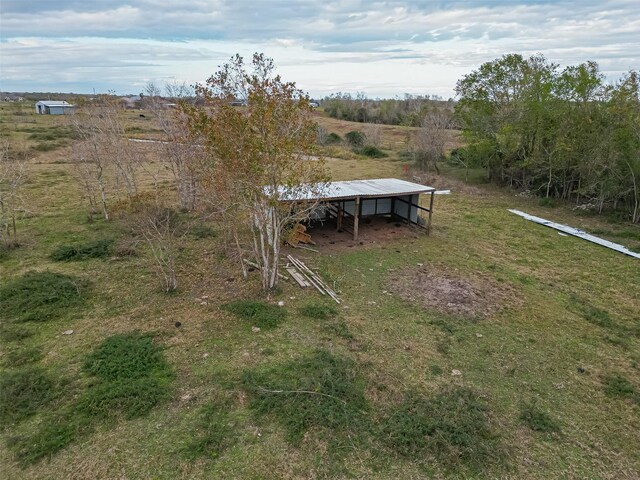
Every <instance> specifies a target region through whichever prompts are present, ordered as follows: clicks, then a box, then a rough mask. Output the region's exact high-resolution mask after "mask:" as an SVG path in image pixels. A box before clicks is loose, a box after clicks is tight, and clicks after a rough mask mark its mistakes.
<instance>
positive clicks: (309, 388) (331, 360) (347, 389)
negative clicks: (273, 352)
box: [242, 350, 369, 442]
mask: <svg viewBox="0 0 640 480" xmlns="http://www.w3.org/2000/svg"><path fill="white" fill-rule="evenodd" d="M242 382H243V385H244V388H245V389H246V391H247V392H248V394H249V397H250V403H249V407H250V408H251V409H252V410H253V411H254V412H255V413H256V414H258V415H268V416H271V417H272V418H275V419H276V420H277V421H278V422H279V423H280V424H281V425H282V426H283V427H284V428H285V430H286V432H287V439H288V440H289V441H290V442H297V441H300V440H301V438H302V437H303V435H304V434H305V432H307V431H308V430H309V429H311V428H314V429H326V430H328V431H329V432H330V434H331V436H334V435H339V433H340V432H353V434H354V436H356V437H357V436H358V435H360V434H361V432H362V430H363V426H364V423H365V422H366V419H367V415H366V411H367V410H368V409H369V406H368V402H367V400H366V398H365V396H364V380H363V378H362V377H361V376H360V374H359V372H358V370H357V368H356V365H355V363H354V362H353V361H351V360H349V359H347V358H343V357H338V356H334V355H332V354H331V353H329V352H327V351H324V350H319V351H316V352H315V353H313V354H309V355H306V356H304V357H302V358H300V359H297V360H293V361H291V362H288V363H284V364H281V365H276V366H273V367H270V368H267V369H261V370H250V371H247V372H245V373H244V374H243V377H242Z"/></svg>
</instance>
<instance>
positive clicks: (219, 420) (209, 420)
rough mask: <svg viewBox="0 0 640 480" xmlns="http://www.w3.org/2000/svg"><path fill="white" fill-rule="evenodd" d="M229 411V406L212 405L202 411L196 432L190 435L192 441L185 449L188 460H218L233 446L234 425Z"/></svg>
mask: <svg viewBox="0 0 640 480" xmlns="http://www.w3.org/2000/svg"><path fill="white" fill-rule="evenodd" d="M227 409H228V406H225V405H220V404H218V403H210V404H208V405H206V406H205V407H203V408H202V410H200V412H199V415H198V420H197V423H196V426H195V432H192V433H191V434H190V436H191V438H190V441H189V443H187V445H186V447H185V449H184V453H185V455H186V456H187V458H189V459H190V460H195V459H196V458H198V457H205V458H218V457H219V456H220V455H221V454H222V452H224V450H226V449H227V448H229V447H230V446H231V445H233V443H234V436H233V425H232V424H231V423H230V419H229V415H228V413H227Z"/></svg>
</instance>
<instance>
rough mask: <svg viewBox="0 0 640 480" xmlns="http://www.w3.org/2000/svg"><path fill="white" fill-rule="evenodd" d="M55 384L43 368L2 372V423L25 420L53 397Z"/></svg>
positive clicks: (0, 384)
mask: <svg viewBox="0 0 640 480" xmlns="http://www.w3.org/2000/svg"><path fill="white" fill-rule="evenodd" d="M53 393H54V384H53V381H52V380H51V378H50V377H49V375H47V373H46V372H45V371H44V370H43V369H41V368H29V369H24V370H20V371H18V372H4V373H2V374H0V424H2V425H7V424H9V423H15V422H18V421H20V420H23V419H25V418H27V417H29V416H31V415H33V414H34V413H36V412H37V411H38V409H40V407H42V406H44V405H46V404H47V403H49V402H50V401H51V400H52V399H53V396H54V395H53Z"/></svg>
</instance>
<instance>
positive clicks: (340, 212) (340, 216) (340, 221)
mask: <svg viewBox="0 0 640 480" xmlns="http://www.w3.org/2000/svg"><path fill="white" fill-rule="evenodd" d="M343 216H344V210H343V209H342V202H338V228H337V229H338V230H342V217H343Z"/></svg>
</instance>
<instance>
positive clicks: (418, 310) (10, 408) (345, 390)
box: [0, 106, 640, 480]
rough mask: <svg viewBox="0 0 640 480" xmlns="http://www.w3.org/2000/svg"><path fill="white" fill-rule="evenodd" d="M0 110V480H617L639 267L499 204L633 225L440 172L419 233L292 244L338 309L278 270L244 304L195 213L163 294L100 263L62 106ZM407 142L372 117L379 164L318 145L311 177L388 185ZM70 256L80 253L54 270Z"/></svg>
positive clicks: (596, 227)
mask: <svg viewBox="0 0 640 480" xmlns="http://www.w3.org/2000/svg"><path fill="white" fill-rule="evenodd" d="M12 108H15V107H12ZM0 115H1V117H0V121H1V123H0V127H1V132H2V135H3V136H5V137H9V138H12V139H13V140H14V141H18V143H19V144H20V145H21V148H23V149H24V150H25V151H28V152H29V155H30V160H29V179H28V185H27V192H28V197H29V198H30V199H31V201H30V205H29V212H30V213H29V215H27V216H26V217H25V218H21V219H20V220H19V223H18V233H19V240H20V244H21V245H20V247H19V248H16V249H13V250H10V251H6V252H3V254H2V256H1V257H0V279H1V280H0V282H1V284H0V346H1V348H0V424H1V432H0V433H1V436H2V442H1V444H0V464H1V465H2V477H3V478H7V479H29V480H32V479H51V478H56V479H67V478H68V479H94V478H131V479H134V478H154V479H200V478H202V479H204V478H225V479H227V478H228V479H232V478H237V479H247V478H248V479H251V478H254V479H265V478H291V479H309V478H380V479H398V478H403V479H404V478H407V479H409V478H413V479H418V478H513V479H523V478H526V479H536V478H539V479H547V478H575V479H578V478H580V479H583V478H603V479H616V480H617V479H635V478H638V477H640V262H639V261H638V260H636V259H634V258H631V257H625V256H623V255H621V254H619V253H616V252H613V251H610V250H607V249H605V248H602V247H599V246H596V245H593V244H590V243H587V242H584V241H582V240H580V239H576V238H572V237H565V236H560V235H558V234H557V232H556V231H554V230H552V229H548V228H545V227H542V226H540V225H535V224H533V223H530V222H526V221H525V220H523V219H521V218H519V217H517V216H515V215H512V214H510V213H509V212H508V211H507V208H518V209H520V210H524V211H526V212H530V213H532V214H534V215H539V216H541V217H544V218H548V219H551V220H554V221H558V222H565V223H567V224H570V225H572V226H574V227H580V228H583V229H586V230H589V231H593V232H597V233H599V234H600V235H602V236H605V237H607V238H609V239H611V240H614V241H617V242H619V243H623V244H626V245H627V246H629V247H632V248H638V247H640V233H639V232H638V230H639V229H638V227H637V226H632V225H630V224H625V223H624V222H619V221H614V220H610V219H607V218H606V217H598V216H594V215H590V214H584V213H582V214H578V213H577V212H575V211H573V210H572V209H571V206H569V205H559V206H557V207H556V208H549V207H543V206H541V205H540V204H539V202H538V201H537V200H536V199H529V198H522V197H519V196H516V195H515V193H516V192H513V191H509V190H505V189H499V188H497V187H494V186H491V185H485V184H483V183H482V182H481V178H482V175H481V173H477V174H474V175H472V178H473V179H474V182H473V183H472V184H467V183H464V182H463V181H462V180H461V178H463V176H464V174H463V172H459V171H457V170H456V169H454V168H452V167H446V166H443V171H444V173H443V175H442V176H439V177H436V176H434V175H430V176H428V178H427V179H426V180H427V181H428V182H429V183H433V184H435V185H436V186H437V187H438V188H451V189H452V194H451V195H439V196H437V197H436V203H435V213H434V217H433V230H432V232H431V235H429V236H427V235H425V234H424V233H423V232H422V231H417V230H410V229H408V228H407V227H404V226H400V227H395V226H394V227H393V228H397V229H399V230H402V231H399V232H398V234H397V235H395V234H389V235H388V236H387V237H386V238H385V239H384V241H375V242H373V241H367V238H368V235H369V236H372V235H374V232H373V226H370V230H369V231H367V227H368V225H366V224H365V225H363V227H362V230H361V231H362V236H363V241H362V243H363V244H362V245H361V244H360V243H359V242H358V243H353V242H350V241H348V240H346V241H344V242H342V243H341V244H340V245H339V246H335V245H334V246H333V247H332V248H329V247H327V248H322V247H321V248H320V253H313V252H304V254H302V252H301V251H300V250H296V251H295V252H294V253H295V254H296V255H297V256H299V257H300V258H302V259H303V260H304V261H305V262H306V263H307V265H309V266H311V267H313V268H314V269H317V271H318V272H319V273H320V274H321V276H322V277H323V278H324V279H325V280H326V281H327V282H329V283H331V285H333V286H334V287H335V289H336V290H337V291H338V292H339V294H340V297H341V298H342V299H343V303H342V304H340V305H337V304H335V303H333V302H330V301H329V300H327V299H326V298H324V297H322V296H321V295H320V294H319V293H318V292H316V291H312V290H308V289H307V290H303V289H301V288H299V287H298V286H297V285H295V284H293V283H289V282H282V283H281V285H280V287H279V288H278V290H277V291H276V292H274V293H273V294H272V295H271V296H270V297H269V298H267V297H265V295H264V294H263V293H262V292H261V291H260V280H259V278H258V276H257V275H256V273H255V272H253V273H251V274H250V276H249V278H248V279H247V280H245V279H243V277H242V275H241V273H240V271H239V268H238V265H237V263H235V262H234V261H232V260H231V259H229V258H227V257H226V256H225V254H224V249H223V248H222V245H221V242H222V238H224V236H223V235H222V233H223V232H221V231H220V227H219V225H217V224H216V223H215V222H212V221H208V222H205V221H202V220H199V219H195V218H193V219H191V221H192V222H200V223H195V225H196V226H197V227H198V228H195V229H194V231H193V233H192V234H189V235H187V236H186V237H185V241H184V245H183V248H182V250H181V252H180V257H179V264H178V278H179V282H180V283H179V289H178V291H177V292H175V293H172V294H169V295H168V294H165V293H163V292H162V291H161V289H160V288H159V286H158V282H157V281H156V278H155V276H154V273H153V271H152V270H151V268H150V266H149V262H147V261H146V256H147V255H148V252H147V251H146V249H145V247H144V245H139V246H138V247H136V250H137V254H136V255H133V256H127V255H119V254H118V253H117V252H114V251H111V250H109V251H108V252H109V253H108V254H103V251H102V250H101V248H102V247H103V246H104V247H105V250H104V251H107V247H108V245H111V244H110V243H109V242H112V244H113V245H120V244H121V243H123V242H126V241H128V240H131V238H130V233H129V232H128V231H127V229H126V228H124V227H123V224H122V222H120V221H119V219H118V218H115V219H114V220H112V221H110V222H106V221H103V220H99V219H98V220H95V221H94V222H92V223H88V222H87V215H86V208H85V206H84V204H83V201H82V198H81V192H80V188H79V186H78V183H77V182H76V180H75V171H74V167H73V164H72V163H70V161H69V155H70V147H69V146H70V144H71V142H73V141H74V139H73V136H72V134H71V133H69V132H68V130H66V127H65V125H64V119H63V118H60V117H48V116H39V117H37V118H36V116H35V115H33V114H30V113H27V112H26V111H25V112H19V113H16V111H15V110H11V108H9V107H5V106H3V107H2V109H1V110H0ZM126 115H127V116H128V122H129V123H128V125H129V126H128V128H129V129H130V133H131V134H132V135H136V136H139V137H145V138H156V137H157V136H158V132H157V131H156V129H155V128H154V127H153V123H152V118H150V116H149V115H148V114H147V115H146V116H145V118H142V117H139V113H138V112H126ZM318 122H319V123H321V124H322V125H323V126H324V127H325V128H326V129H327V130H329V131H332V132H336V133H339V134H340V135H341V136H343V135H344V133H346V132H347V131H350V130H353V129H358V128H359V127H361V125H360V124H350V123H347V122H340V121H337V120H333V119H328V118H325V117H319V118H318ZM61 132H62V133H61ZM64 132H66V133H64ZM407 132H408V129H404V128H402V127H384V147H385V150H388V151H389V157H388V158H381V159H370V158H366V157H363V156H360V155H354V154H352V152H350V151H348V150H347V149H342V150H340V149H337V150H335V151H334V153H336V152H337V154H334V155H332V158H330V159H329V160H328V165H329V167H330V169H331V171H332V173H333V176H334V179H336V180H341V179H353V178H376V177H390V176H394V177H399V178H406V177H405V175H406V174H405V171H404V165H405V164H406V158H404V157H403V156H402V154H401V152H402V151H403V150H404V149H405V148H406V147H405V144H406V137H407ZM34 135H35V136H34ZM45 137H46V138H45ZM49 137H51V138H50V139H49ZM451 142H452V144H455V143H456V142H459V139H458V137H457V133H455V132H453V133H452V140H451ZM141 148H142V147H141ZM409 175H412V174H411V173H409ZM167 188H169V187H167ZM184 215H185V216H187V214H184ZM389 228H391V227H389ZM344 235H346V234H344ZM369 238H370V237H369ZM101 242H102V243H101ZM69 246H73V247H74V248H76V250H82V248H85V250H84V251H86V252H88V253H86V255H85V256H84V257H81V258H77V259H76V260H75V261H71V260H68V261H60V260H56V258H64V257H63V256H61V254H60V252H65V251H68V250H64V249H62V250H61V247H69ZM81 247H82V248H81ZM56 252H57V255H58V256H56ZM278 301H282V302H284V306H283V307H278V306H277V305H276V304H277V302H278ZM252 327H260V330H259V331H257V330H256V329H255V328H252ZM70 330H72V331H73V333H71V334H65V332H68V331H70Z"/></svg>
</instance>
